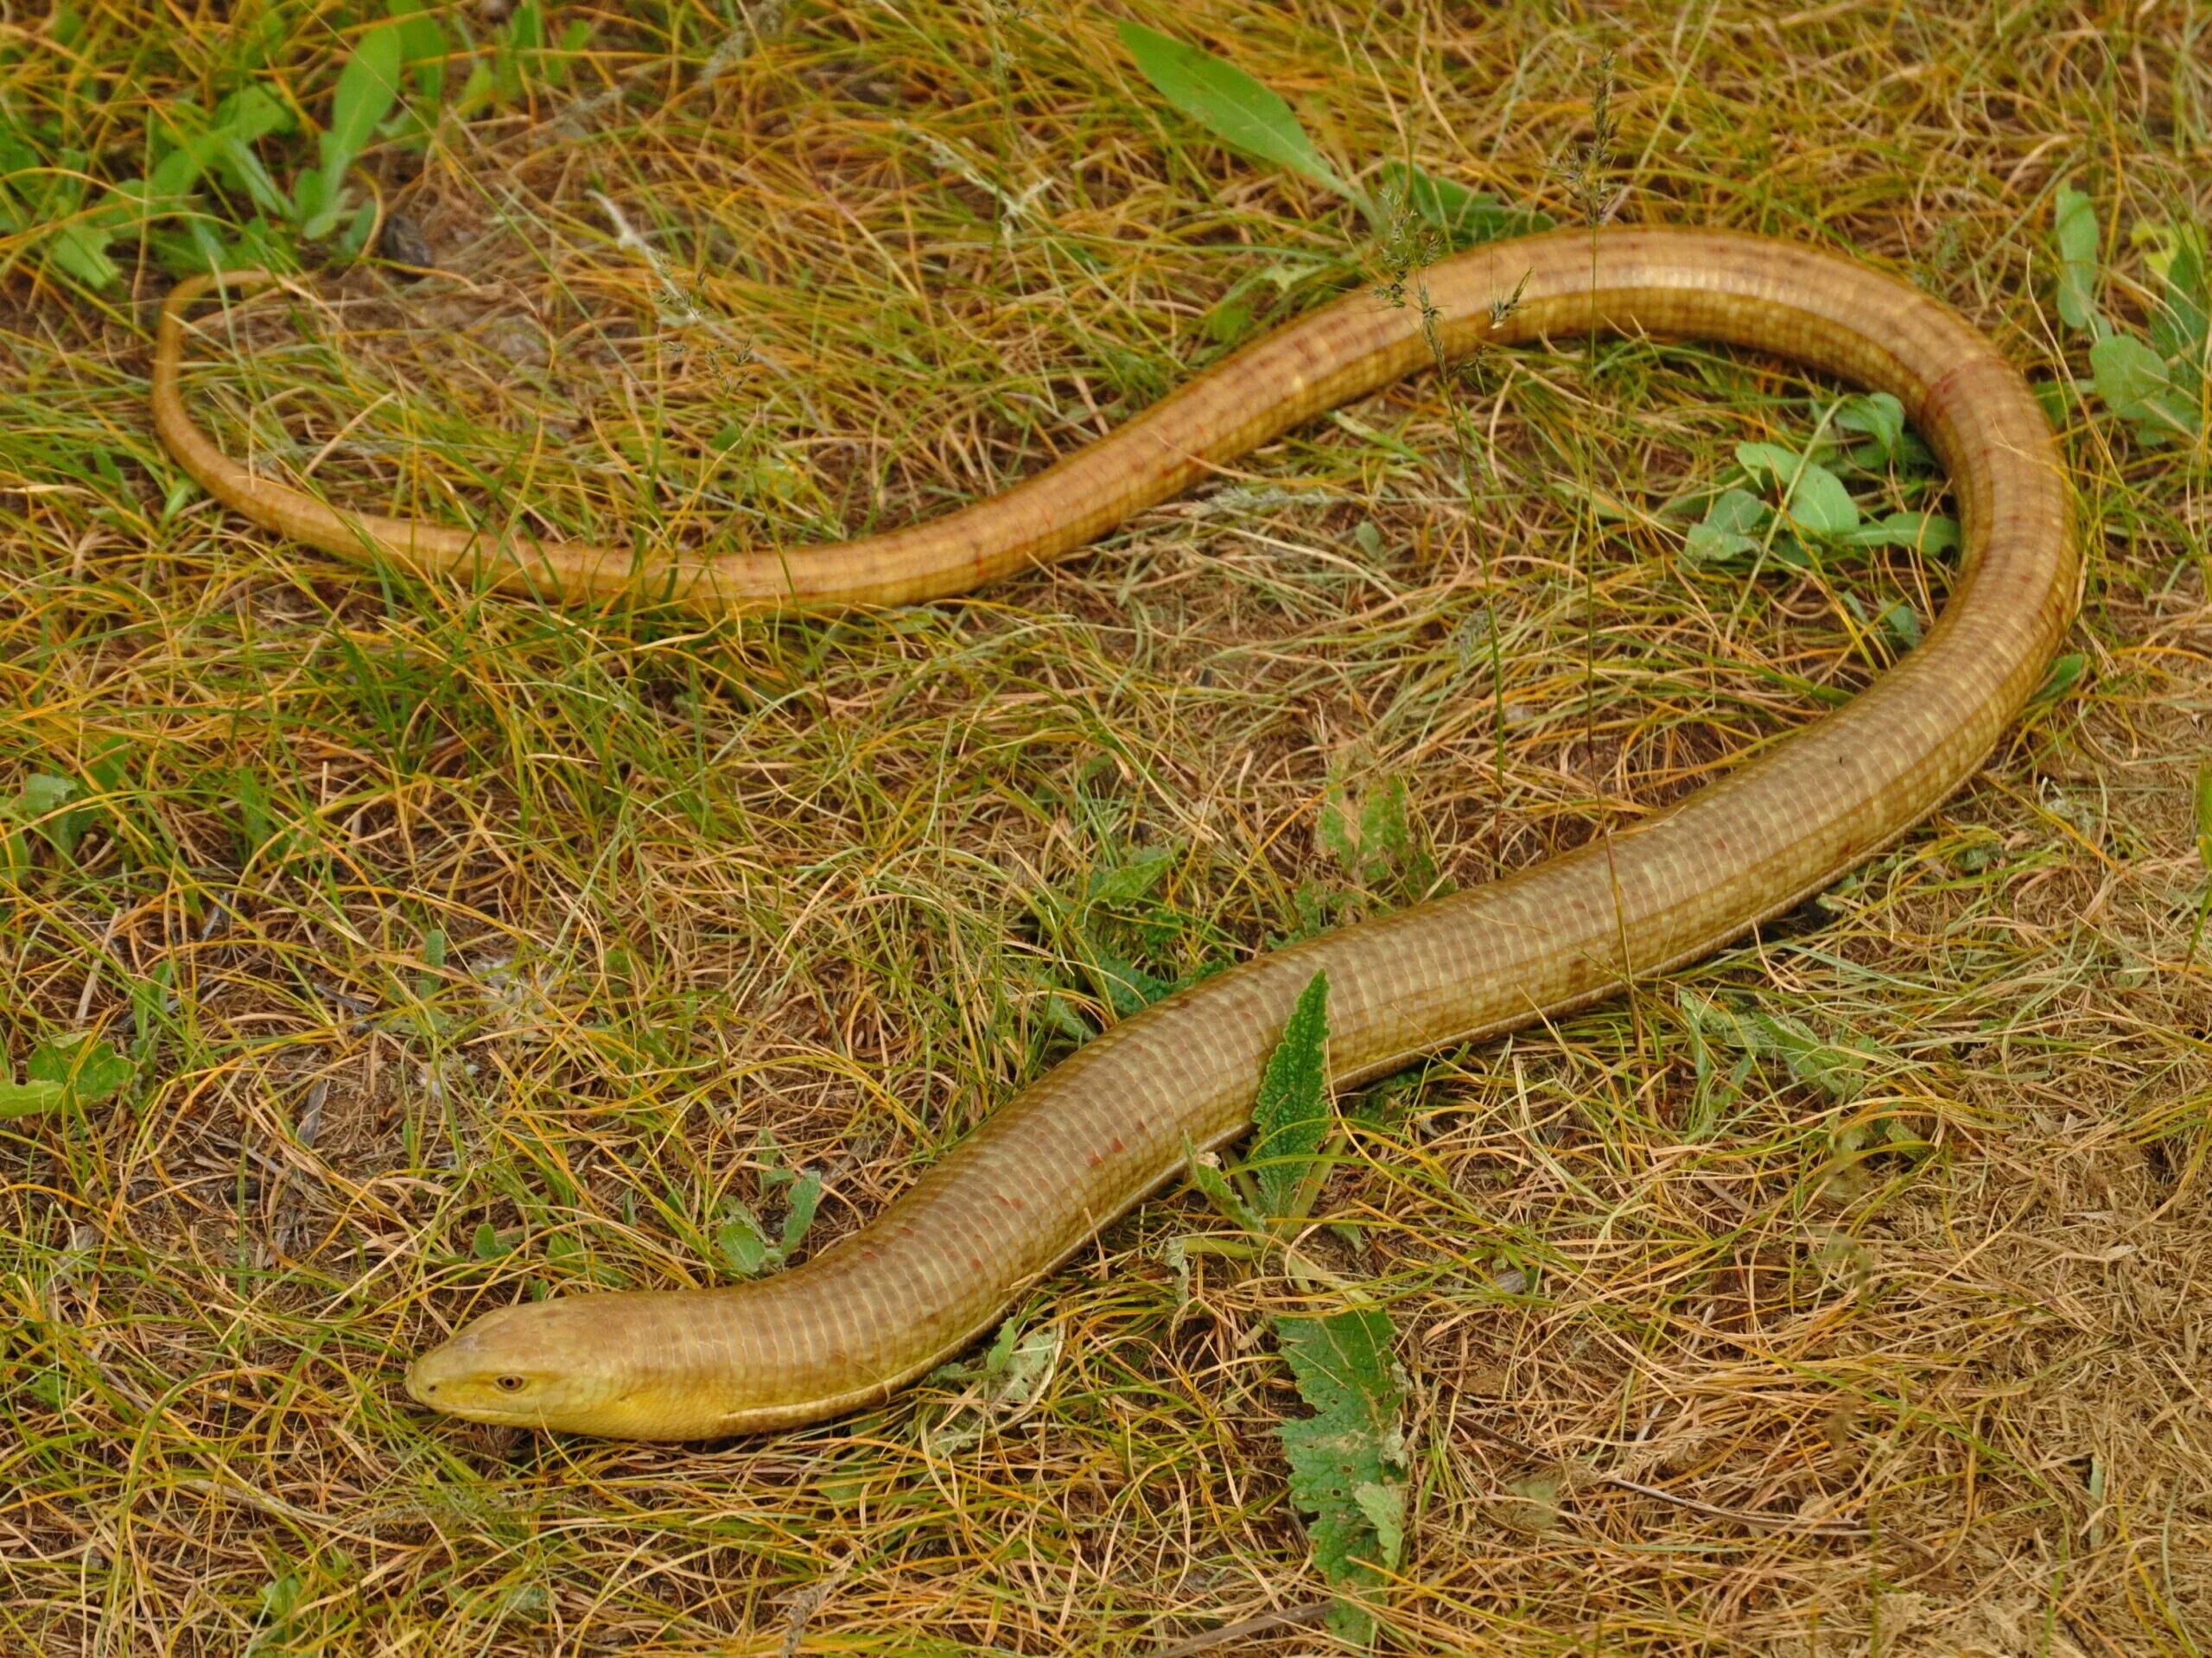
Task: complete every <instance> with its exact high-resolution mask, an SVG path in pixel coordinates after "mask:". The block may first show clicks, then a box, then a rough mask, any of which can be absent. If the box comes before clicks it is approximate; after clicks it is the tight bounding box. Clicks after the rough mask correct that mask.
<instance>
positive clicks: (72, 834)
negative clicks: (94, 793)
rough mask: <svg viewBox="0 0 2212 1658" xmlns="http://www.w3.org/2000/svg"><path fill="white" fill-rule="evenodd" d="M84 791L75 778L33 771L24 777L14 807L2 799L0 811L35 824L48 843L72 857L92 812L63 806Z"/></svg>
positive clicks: (64, 855)
mask: <svg viewBox="0 0 2212 1658" xmlns="http://www.w3.org/2000/svg"><path fill="white" fill-rule="evenodd" d="M83 792H84V790H83V789H82V788H81V787H80V786H79V784H78V782H77V779H76V778H60V777H54V776H52V775H50V774H48V773H47V772H32V773H31V775H30V776H29V777H27V778H24V779H23V785H22V789H21V790H20V791H18V793H17V795H16V801H15V803H14V805H13V807H12V808H11V807H10V805H9V804H8V803H6V802H0V813H6V814H8V815H10V816H17V817H21V818H22V819H23V820H24V821H25V822H26V823H36V824H37V825H38V831H39V833H40V834H41V835H44V836H45V837H46V840H47V843H48V845H49V846H51V847H52V848H54V850H55V851H56V852H59V853H60V854H61V855H62V856H63V857H65V858H67V857H72V856H73V855H74V854H75V853H76V850H77V842H79V840H81V839H82V838H83V837H84V833H85V831H86V829H88V828H89V827H91V825H92V813H91V812H89V811H86V810H84V809H83V808H81V807H80V808H79V809H78V810H75V811H66V810H63V808H65V807H66V806H67V805H68V804H69V803H70V802H71V801H73V800H74V799H76V798H77V797H78V796H79V795H80V794H82V793H83Z"/></svg>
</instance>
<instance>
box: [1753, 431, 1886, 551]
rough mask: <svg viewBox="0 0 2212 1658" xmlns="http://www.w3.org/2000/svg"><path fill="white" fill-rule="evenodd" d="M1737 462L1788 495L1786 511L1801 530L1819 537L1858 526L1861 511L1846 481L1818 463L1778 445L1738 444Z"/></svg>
mask: <svg viewBox="0 0 2212 1658" xmlns="http://www.w3.org/2000/svg"><path fill="white" fill-rule="evenodd" d="M1736 462H1737V464H1738V466H1740V467H1743V469H1744V470H1745V472H1748V473H1751V475H1752V476H1753V477H1755V478H1764V479H1767V480H1770V481H1771V482H1772V483H1774V484H1775V485H1776V486H1777V487H1779V488H1783V489H1785V490H1787V491H1788V492H1789V497H1788V500H1787V502H1786V503H1785V505H1783V511H1785V512H1787V513H1788V514H1789V517H1790V518H1791V519H1792V520H1793V521H1794V522H1795V523H1796V524H1797V526H1798V527H1799V528H1800V529H1802V530H1810V531H1812V532H1813V533H1814V534H1815V535H1818V536H1840V535H1847V534H1848V533H1849V532H1850V531H1851V530H1853V529H1855V528H1857V527H1858V524H1859V508H1858V506H1857V505H1855V504H1854V503H1853V501H1852V499H1851V492H1850V491H1849V490H1847V489H1846V488H1845V487H1844V486H1843V480H1841V479H1840V478H1839V477H1837V476H1836V475H1835V474H1834V473H1832V472H1830V471H1829V470H1828V469H1827V467H1823V466H1821V464H1820V463H1819V462H1818V461H1808V460H1806V459H1805V457H1804V456H1802V455H1801V454H1798V453H1797V452H1796V450H1795V449H1789V448H1783V446H1782V445H1781V444H1779V443H1738V445H1737V446H1736Z"/></svg>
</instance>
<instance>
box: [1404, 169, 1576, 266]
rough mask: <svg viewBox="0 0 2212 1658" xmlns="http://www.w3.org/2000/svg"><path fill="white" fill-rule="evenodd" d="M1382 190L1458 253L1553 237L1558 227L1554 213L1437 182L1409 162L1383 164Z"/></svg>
mask: <svg viewBox="0 0 2212 1658" xmlns="http://www.w3.org/2000/svg"><path fill="white" fill-rule="evenodd" d="M1383 189H1384V191H1385V192H1386V193H1387V194H1389V195H1391V196H1394V197H1395V198H1397V199H1398V200H1402V201H1403V202H1404V203H1405V204H1406V206H1408V208H1410V209H1411V210H1412V211H1413V212H1414V213H1415V214H1416V215H1418V216H1419V217H1420V219H1421V221H1422V222H1423V223H1425V224H1427V225H1429V226H1433V227H1434V228H1435V229H1437V230H1439V231H1441V232H1443V233H1444V235H1445V237H1446V238H1447V239H1448V240H1449V241H1450V242H1451V243H1452V245H1453V246H1454V247H1472V246H1474V245H1476V244H1478V243H1481V242H1494V241H1497V239H1498V238H1500V237H1505V236H1522V235H1526V234H1527V233H1528V232H1531V231H1548V230H1549V229H1550V228H1551V227H1552V225H1553V223H1554V221H1553V219H1552V216H1551V215H1550V214H1549V213H1537V212H1535V211H1534V210H1532V209H1529V208H1522V207H1510V206H1506V204H1505V203H1503V202H1502V201H1500V200H1498V199H1497V197H1496V196H1494V195H1490V194H1485V193H1484V192H1481V191H1477V190H1470V189H1468V188H1467V187H1466V186H1465V185H1464V184H1455V183H1453V182H1452V181H1451V180H1450V179H1440V178H1437V177H1435V176H1434V175H1431V174H1428V173H1425V172H1423V171H1422V170H1421V168H1418V167H1409V166H1408V165H1407V164H1406V163H1405V162H1383Z"/></svg>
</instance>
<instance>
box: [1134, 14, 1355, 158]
mask: <svg viewBox="0 0 2212 1658" xmlns="http://www.w3.org/2000/svg"><path fill="white" fill-rule="evenodd" d="M1118 32H1119V34H1120V35H1121V37H1122V46H1123V47H1124V48H1127V49H1128V54H1129V55H1130V56H1131V57H1132V58H1134V59H1135V60H1136V66H1137V67H1138V68H1139V69H1140V70H1141V71H1142V72H1143V73H1144V77H1145V79H1147V80H1149V81H1150V82H1151V83H1152V84H1153V86H1154V87H1156V88H1157V89H1158V90H1159V92H1160V96H1162V97H1163V98H1166V100H1167V101H1168V102H1169V103H1170V104H1173V105H1174V106H1175V107H1176V108H1177V109H1179V110H1180V111H1182V112H1183V113H1184V114H1185V115H1187V116H1189V117H1190V118H1192V120H1194V121H1196V122H1198V124H1200V125H1201V126H1204V127H1205V129H1206V130H1208V131H1210V132H1211V133H1212V134H1213V135H1214V137H1217V138H1219V139H1220V140H1221V141H1222V142H1223V143H1226V144H1229V145H1230V146H1231V147H1232V148H1234V149H1241V150H1243V152H1244V153H1245V154H1246V155H1248V156H1255V157H1256V158H1257V159H1259V160H1261V161H1264V162H1273V163H1274V165H1276V166H1277V167H1287V168H1290V170H1291V171H1292V172H1294V173H1299V174H1302V175H1304V176H1306V178H1309V179H1311V180H1313V181H1314V182H1315V183H1316V184H1321V185H1325V186H1327V187H1329V188H1330V189H1332V190H1334V191H1336V192H1337V193H1338V194H1340V195H1354V194H1356V192H1354V191H1353V190H1352V188H1351V186H1350V185H1348V184H1346V183H1345V182H1344V180H1343V179H1342V178H1341V177H1340V176H1338V173H1337V170H1336V169H1335V168H1332V167H1331V166H1330V165H1329V164H1328V162H1325V161H1323V160H1322V159H1321V156H1320V153H1319V151H1317V150H1316V149H1314V148H1313V139H1312V138H1310V137H1307V136H1306V129H1305V128H1304V127H1303V126H1301V125H1300V124H1299V120H1298V117H1297V116H1295V115H1294V114H1293V113H1292V112H1291V108H1290V105H1288V104H1286V103H1285V102H1284V101H1283V100H1282V99H1281V98H1280V97H1278V96H1277V95H1276V94H1275V93H1274V92H1271V91H1269V90H1268V88H1267V87H1265V86H1262V85H1261V84H1260V83H1259V82H1258V81H1256V80H1255V79H1252V77H1251V76H1249V75H1248V74H1246V73H1244V72H1243V70H1242V69H1239V68H1238V67H1236V65H1235V64H1233V63H1228V62H1224V60H1221V59H1220V58H1217V57H1215V56H1214V55H1213V54H1211V53H1210V52H1202V51H1200V50H1199V49H1198V48H1197V47H1194V46H1186V45H1185V44H1184V43H1183V42H1182V41H1178V40H1175V39H1173V38H1172V37H1170V36H1168V35H1161V34H1159V33H1157V32H1155V31H1154V30H1152V29H1147V28H1146V27H1144V25H1143V24H1141V23H1133V22H1122V23H1121V24H1120V25H1118Z"/></svg>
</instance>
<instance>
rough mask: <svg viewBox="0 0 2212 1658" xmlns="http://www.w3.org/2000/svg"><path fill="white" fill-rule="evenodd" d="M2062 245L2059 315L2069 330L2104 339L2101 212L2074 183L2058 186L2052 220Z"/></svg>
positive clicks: (2059, 254) (2105, 328)
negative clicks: (2099, 265) (2099, 260)
mask: <svg viewBox="0 0 2212 1658" xmlns="http://www.w3.org/2000/svg"><path fill="white" fill-rule="evenodd" d="M2052 229H2053V232H2054V234H2055V236H2056V240H2057V243H2058V315H2059V319H2060V321H2063V322H2064V323H2065V324H2066V326H2067V327H2069V328H2081V329H2083V330H2085V331H2087V332H2088V333H2090V334H2096V335H2099V336H2100V337H2101V336H2102V335H2103V334H2105V333H2106V332H2107V326H2108V325H2107V323H2106V321H2105V320H2104V316H2103V314H2102V313H2101V312H2100V311H2099V310H2098V309H2097V301H2096V291H2097V254H2098V251H2099V250H2098V240H2099V238H2098V235H2097V211H2096V209H2095V207H2094V206H2092V205H2091V204H2090V201H2089V198H2088V196H2086V195H2084V194H2082V192H2081V191H2079V190H2076V189H2075V187H2073V186H2072V185H2070V184H2062V185H2060V186H2059V187H2058V204H2057V207H2056V212H2055V213H2054V214H2053V219H2052Z"/></svg>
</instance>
